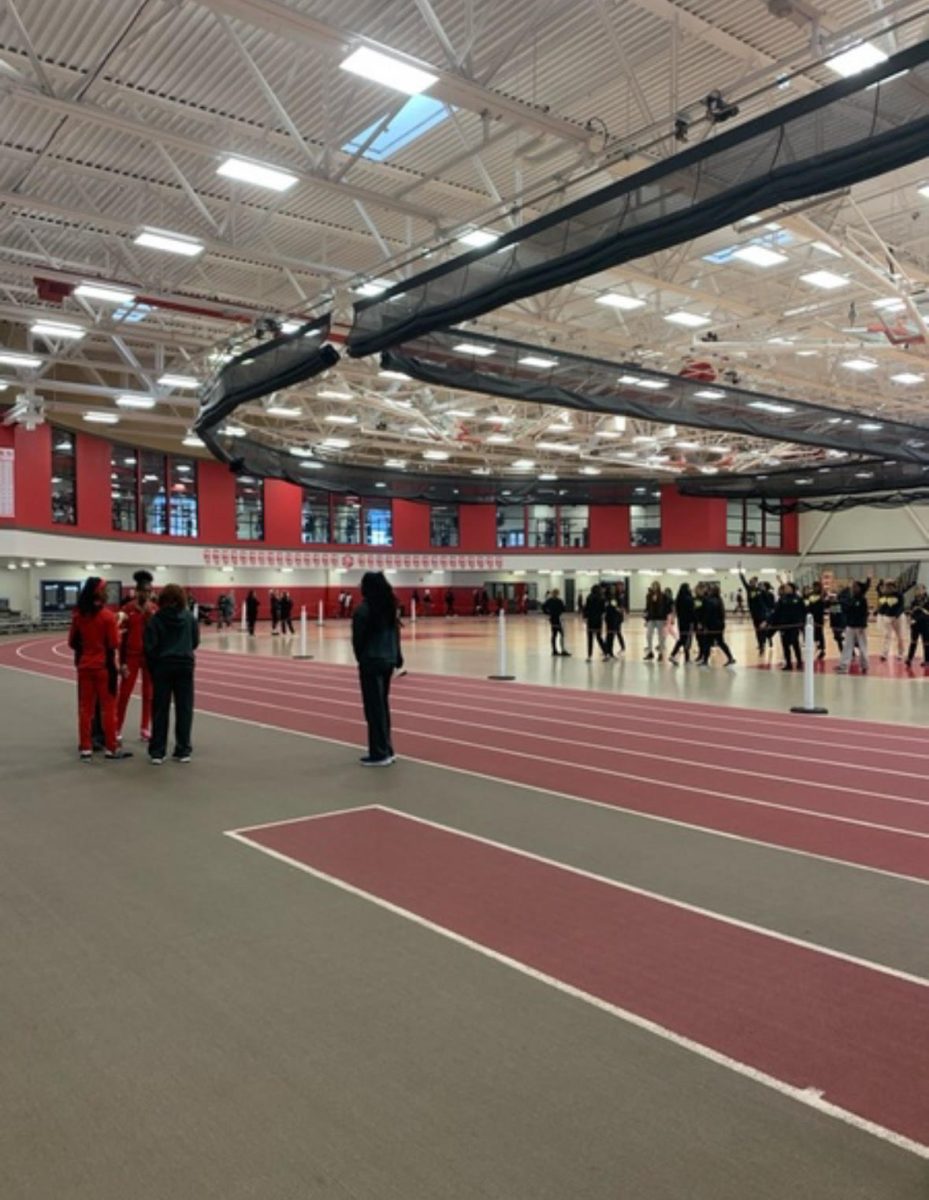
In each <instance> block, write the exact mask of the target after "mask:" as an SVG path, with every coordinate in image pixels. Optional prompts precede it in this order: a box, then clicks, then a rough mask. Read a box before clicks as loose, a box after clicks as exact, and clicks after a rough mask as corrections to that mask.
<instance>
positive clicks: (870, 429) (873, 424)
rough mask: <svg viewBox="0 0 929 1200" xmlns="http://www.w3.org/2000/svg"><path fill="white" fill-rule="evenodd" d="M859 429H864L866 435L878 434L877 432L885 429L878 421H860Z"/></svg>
mask: <svg viewBox="0 0 929 1200" xmlns="http://www.w3.org/2000/svg"><path fill="white" fill-rule="evenodd" d="M858 428H859V429H863V430H864V431H865V432H866V433H877V431H878V430H879V429H883V428H884V426H883V425H881V424H879V423H878V422H877V421H859V423H858Z"/></svg>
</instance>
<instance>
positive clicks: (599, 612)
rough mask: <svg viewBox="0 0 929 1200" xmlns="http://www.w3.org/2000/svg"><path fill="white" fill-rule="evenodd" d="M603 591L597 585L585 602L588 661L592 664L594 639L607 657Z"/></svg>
mask: <svg viewBox="0 0 929 1200" xmlns="http://www.w3.org/2000/svg"><path fill="white" fill-rule="evenodd" d="M605 607H606V606H605V605H604V603H603V590H602V589H601V587H600V585H599V584H595V585H594V586H593V587H592V588H591V589H590V593H589V595H588V596H587V599H586V600H585V601H584V621H585V622H586V624H587V661H588V662H590V661H591V660H592V658H593V653H594V639H596V641H597V645H598V646H599V647H600V651H601V653H602V654H603V656H604V657H607V652H606V642H605V641H604V640H603V632H602V631H603V611H604V608H605Z"/></svg>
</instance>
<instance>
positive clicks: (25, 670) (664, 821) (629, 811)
mask: <svg viewBox="0 0 929 1200" xmlns="http://www.w3.org/2000/svg"><path fill="white" fill-rule="evenodd" d="M34 661H38V662H41V661H42V660H34ZM48 665H49V666H54V664H53V663H50V664H48ZM0 667H2V668H3V669H5V670H7V671H18V672H19V673H20V674H22V675H34V676H35V677H36V678H37V679H46V680H49V679H50V680H52V681H53V682H56V683H71V682H72V681H71V680H69V679H63V678H62V677H61V676H60V675H49V673H48V672H47V671H33V670H31V669H30V668H29V667H16V666H11V665H10V664H9V663H0ZM201 694H202V692H201ZM207 694H209V695H213V694H214V693H207ZM224 698H225V697H224ZM265 707H271V706H270V705H266V706H265ZM202 712H203V715H204V716H210V717H215V718H216V719H217V720H221V721H233V722H235V723H236V724H238V725H251V726H252V727H253V728H255V729H264V730H267V731H268V732H270V733H278V734H287V735H290V736H291V737H300V738H306V739H308V740H309V741H313V742H326V743H327V744H329V745H333V746H348V747H350V748H352V749H357V748H358V743H357V742H353V741H351V742H350V741H347V740H345V739H343V738H336V737H327V736H325V735H324V734H320V733H308V732H307V731H306V730H303V729H288V728H287V727H286V726H283V725H274V724H271V723H269V722H267V721H256V720H255V719H254V718H252V717H236V716H232V715H231V714H229V713H221V712H213V711H211V710H210V709H203V710H202ZM445 740H447V741H448V740H452V739H445ZM403 759H404V761H406V762H413V763H416V764H417V765H418V766H423V767H432V768H433V769H434V770H438V771H452V772H454V773H455V774H456V775H467V776H469V777H470V778H472V779H484V780H486V781H487V782H488V783H494V784H497V785H499V786H502V787H512V788H520V789H521V790H522V791H526V792H535V793H537V794H538V795H540V796H545V797H546V798H549V799H551V798H554V799H556V800H569V801H570V802H571V803H572V804H587V805H589V806H590V807H591V808H599V809H602V810H604V811H605V812H611V813H621V814H622V815H623V816H627V817H634V818H639V819H641V820H644V821H654V822H656V823H657V824H659V825H670V826H672V828H676V829H686V830H688V831H689V832H691V833H698V834H703V835H704V836H706V837H718V838H725V839H726V840H727V841H731V842H740V843H742V844H744V845H747V846H756V847H758V848H760V849H762V850H770V851H775V852H777V853H779V854H794V855H797V856H798V857H799V858H809V859H812V860H813V861H814V862H824V863H829V864H830V865H831V866H837V867H844V868H847V869H850V870H853V871H864V872H866V873H867V874H869V875H882V876H884V877H885V878H887V879H893V880H896V881H898V882H901V883H908V884H916V885H918V886H919V887H929V879H921V878H920V877H919V876H918V875H905V874H903V872H901V871H891V870H890V869H889V868H887V867H876V866H869V865H868V864H867V863H859V862H854V861H853V860H851V859H846V858H835V857H834V856H833V855H831V854H817V853H816V852H815V851H813V850H801V849H799V848H798V847H795V846H783V845H780V844H779V843H777V842H765V841H762V840H761V839H760V838H751V837H747V836H746V835H744V834H740V833H731V832H730V831H729V830H726V829H714V828H713V827H712V826H709V825H695V824H694V823H693V822H691V821H682V820H679V819H677V818H675V817H665V816H662V815H660V814H659V813H650V812H643V811H639V810H638V809H634V808H624V807H623V806H622V805H620V804H607V803H606V802H605V801H603V800H592V799H590V798H588V797H586V796H576V795H573V794H572V793H571V792H561V791H555V790H553V789H551V788H543V787H540V786H539V785H538V784H534V783H523V782H521V781H520V780H518V779H505V778H503V777H502V776H500V775H488V774H487V773H486V772H483V771H473V770H471V769H469V768H467V767H456V766H452V765H450V764H448V763H441V762H433V761H432V760H431V759H428V758H416V757H415V756H414V755H410V754H405V755H403Z"/></svg>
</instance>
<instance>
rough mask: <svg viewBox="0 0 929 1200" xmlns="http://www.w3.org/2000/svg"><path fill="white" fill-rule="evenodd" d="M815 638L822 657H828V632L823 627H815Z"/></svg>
mask: <svg viewBox="0 0 929 1200" xmlns="http://www.w3.org/2000/svg"><path fill="white" fill-rule="evenodd" d="M813 637H814V638H815V639H816V649H817V650H818V651H819V653H820V655H821V657H823V658H825V657H826V631H825V629H824V628H823V627H822V625H814V626H813Z"/></svg>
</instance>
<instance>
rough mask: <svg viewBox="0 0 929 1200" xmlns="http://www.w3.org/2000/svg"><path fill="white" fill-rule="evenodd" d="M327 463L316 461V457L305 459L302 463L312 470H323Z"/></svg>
mask: <svg viewBox="0 0 929 1200" xmlns="http://www.w3.org/2000/svg"><path fill="white" fill-rule="evenodd" d="M325 465H326V464H325V463H321V462H316V461H315V460H314V459H308V458H307V459H304V460H303V462H302V463H301V464H300V466H301V467H304V468H306V469H309V470H310V471H322V470H323V469H324V467H325Z"/></svg>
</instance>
